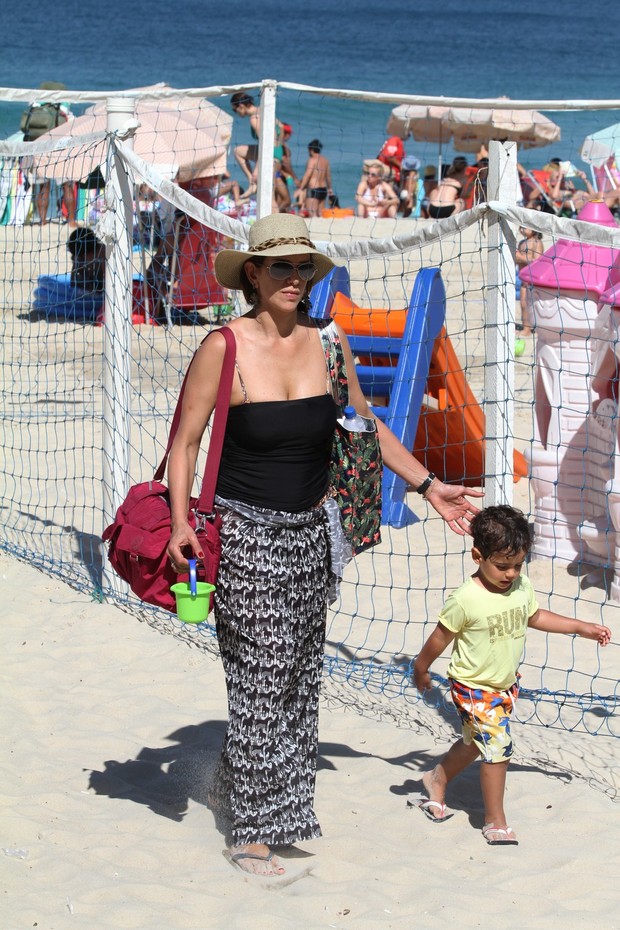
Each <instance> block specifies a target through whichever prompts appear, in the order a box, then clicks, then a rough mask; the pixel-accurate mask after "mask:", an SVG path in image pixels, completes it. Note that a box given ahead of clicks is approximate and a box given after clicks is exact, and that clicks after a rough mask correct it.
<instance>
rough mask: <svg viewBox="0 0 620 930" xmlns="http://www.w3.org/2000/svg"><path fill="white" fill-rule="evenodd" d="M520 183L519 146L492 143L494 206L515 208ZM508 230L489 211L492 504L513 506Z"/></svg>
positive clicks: (487, 388)
mask: <svg viewBox="0 0 620 930" xmlns="http://www.w3.org/2000/svg"><path fill="white" fill-rule="evenodd" d="M518 183H519V182H518V174H517V145H516V143H515V142H505V143H503V144H502V143H501V142H495V141H493V142H490V143H489V180H488V187H487V197H488V200H489V202H493V201H499V202H500V203H502V204H510V205H513V206H514V204H515V203H516V193H517V185H518ZM506 229H507V224H506V222H505V221H504V220H503V219H502V218H501V217H500V216H499V215H498V214H497V213H496V212H495V211H493V212H492V213H490V215H489V252H488V262H487V276H488V277H487V280H488V288H487V302H486V303H487V316H486V328H485V336H486V338H485V354H486V366H485V372H484V397H485V416H486V453H485V469H484V470H485V475H486V478H485V489H486V496H485V503H486V504H487V506H488V505H494V504H512V484H513V471H514V460H513V455H514V441H513V436H514V430H513V425H514V423H513V420H514V338H515V319H514V307H515V274H516V271H515V262H514V257H513V255H512V252H511V249H510V244H509V242H508V241H507V238H506V234H505V233H506ZM512 239H513V240H514V234H513V235H512Z"/></svg>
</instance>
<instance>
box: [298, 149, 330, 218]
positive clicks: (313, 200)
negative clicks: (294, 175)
mask: <svg viewBox="0 0 620 930" xmlns="http://www.w3.org/2000/svg"><path fill="white" fill-rule="evenodd" d="M322 148H323V144H322V143H321V142H320V141H319V140H318V139H313V140H312V141H311V142H309V143H308V161H307V162H306V170H305V172H304V176H303V178H302V179H301V182H300V184H299V187H298V188H297V190H296V191H295V197H296V199H297V202H298V203H299V205H300V207H302V206H303V209H304V212H305V213H306V215H307V216H321V214H322V212H323V203H324V202H325V200H326V198H327V195H328V194H332V193H333V190H332V173H331V166H330V163H329V159H328V158H326V157H325V156H324V155H321V150H322Z"/></svg>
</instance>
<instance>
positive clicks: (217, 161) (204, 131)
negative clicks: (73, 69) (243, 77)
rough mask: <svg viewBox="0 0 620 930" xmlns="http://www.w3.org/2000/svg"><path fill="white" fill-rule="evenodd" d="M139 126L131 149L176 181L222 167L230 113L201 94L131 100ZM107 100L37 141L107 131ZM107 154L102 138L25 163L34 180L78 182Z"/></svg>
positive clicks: (219, 171) (212, 174)
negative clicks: (32, 172)
mask: <svg viewBox="0 0 620 930" xmlns="http://www.w3.org/2000/svg"><path fill="white" fill-rule="evenodd" d="M135 117H136V119H137V120H138V121H139V123H140V126H139V128H138V129H137V131H136V134H135V137H134V151H135V152H136V154H137V155H139V156H140V158H143V159H144V161H146V162H148V163H149V164H151V165H155V166H156V167H157V168H158V170H159V171H160V173H161V174H162V175H163V176H164V177H166V178H168V179H170V180H175V181H177V182H179V183H181V182H184V181H190V180H192V179H193V178H206V177H215V176H217V175H221V174H224V172H225V171H226V153H227V150H228V145H229V143H230V138H231V131H232V116H230V115H229V114H228V113H226V112H225V111H224V110H221V109H220V108H219V107H216V106H215V105H214V104H212V103H209V101H207V100H205V99H204V98H198V97H187V96H183V95H179V96H178V97H168V98H166V99H161V100H155V99H147V98H142V99H138V100H137V101H136V107H135ZM106 121H107V115H106V104H105V103H98V104H96V105H95V106H92V107H89V108H88V110H87V111H86V112H85V113H84V115H83V116H78V117H76V118H75V119H73V120H70V121H69V122H67V123H63V124H62V125H61V126H57V127H56V128H55V129H53V130H51V131H50V132H49V133H46V134H45V135H44V136H41V137H40V138H41V139H44V138H46V137H49V138H63V137H67V136H71V137H77V136H83V135H87V134H88V133H94V132H102V131H104V130H105V129H106ZM105 158H106V144H105V142H103V141H102V142H97V143H91V144H82V145H79V146H77V147H76V148H75V149H69V150H64V151H62V152H52V153H50V154H45V155H37V156H33V157H32V158H31V159H30V160H29V162H30V163H29V167H30V168H31V169H32V170H33V171H34V173H35V175H36V176H37V177H38V178H53V179H55V180H57V181H82V180H84V179H85V178H87V177H88V176H89V175H90V174H92V173H93V172H94V171H95V170H96V169H97V168H99V167H100V166H101V165H102V164H103V163H104V161H105Z"/></svg>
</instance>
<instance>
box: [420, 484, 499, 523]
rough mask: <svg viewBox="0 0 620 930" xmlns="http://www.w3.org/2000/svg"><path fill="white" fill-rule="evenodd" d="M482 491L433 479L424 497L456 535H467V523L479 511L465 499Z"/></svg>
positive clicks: (478, 495)
mask: <svg viewBox="0 0 620 930" xmlns="http://www.w3.org/2000/svg"><path fill="white" fill-rule="evenodd" d="M483 494H484V492H483V491H477V490H475V489H474V488H465V487H463V486H462V485H460V484H458V485H455V484H444V483H443V481H439V480H437V479H435V481H434V482H433V484H432V485H431V487H430V489H429V490H428V491H427V492H426V494H425V495H424V499H425V500H427V501H428V502H429V504H430V505H431V506H432V507H433V508H434V509H435V510H436V511H437V513H438V514H439V515H440V516H441V517H443V519H444V520H445V521H446V523H447V524H448V526H449V527H450V529H451V530H453V532H455V533H456V534H457V535H458V536H469V535H471V530H470V528H469V524H470V522H471V520H472V518H473V517H475V515H476V514H477V513H479V510H480V508H479V507H476V506H475V504H472V502H471V501H469V500H467V497H482V496H483Z"/></svg>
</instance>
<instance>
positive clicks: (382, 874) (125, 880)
mask: <svg viewBox="0 0 620 930" xmlns="http://www.w3.org/2000/svg"><path fill="white" fill-rule="evenodd" d="M0 577H1V583H2V590H3V592H4V597H3V602H2V607H1V608H0V610H1V614H2V640H3V643H2V647H3V655H4V663H3V666H4V677H5V681H4V684H3V696H4V705H5V706H4V721H5V739H4V740H3V756H4V758H3V763H4V764H3V772H4V776H3V794H4V816H3V827H2V844H1V845H2V854H1V855H0V863H1V866H2V873H3V874H2V886H3V888H4V894H3V909H2V911H3V913H2V916H0V927H2V928H3V930H26V928H32V927H37V928H39V930H65V928H73V927H83V928H88V930H101V928H111V930H112V928H114V930H129V928H149V930H186V928H214V930H223V928H244V927H252V928H254V930H315V928H316V930H319V928H333V927H337V928H340V927H343V928H344V927H348V928H355V930H374V928H386V930H388V928H394V930H397V928H398V930H411V928H414V927H415V928H416V930H435V928H440V927H441V928H445V927H448V926H452V927H455V928H477V927H481V928H489V927H493V928H495V930H501V928H508V927H511V928H514V927H519V928H520V927H528V928H531V930H543V928H544V930H548V928H562V930H573V928H588V930H615V928H618V927H620V910H619V908H618V903H619V895H618V888H617V881H616V876H617V873H618V867H619V866H620V806H619V805H618V804H614V803H613V801H612V800H611V799H610V797H609V793H610V791H609V788H608V790H607V791H606V790H605V787H604V785H602V784H601V783H600V781H597V780H596V779H590V778H589V777H588V769H589V766H590V760H591V759H593V760H595V761H596V764H597V765H598V767H599V769H600V771H601V772H603V774H604V775H605V777H607V778H608V779H609V778H610V777H611V775H610V772H609V771H607V772H606V764H607V763H608V765H609V769H610V770H611V769H612V767H613V764H614V763H613V758H611V755H612V754H613V752H614V751H616V752H617V749H616V746H615V745H614V744H615V743H617V740H613V739H611V738H609V737H592V736H585V735H578V734H570V733H562V732H558V731H555V730H545V729H543V728H541V727H536V726H517V728H516V729H517V733H516V743H517V753H516V756H515V760H514V764H513V766H512V768H511V771H510V773H509V777H508V790H507V810H508V811H509V815H510V819H511V821H512V824H513V826H514V828H515V830H516V831H517V832H518V835H519V839H520V845H519V846H518V847H506V848H492V847H490V846H487V845H486V843H485V842H484V840H483V838H482V836H481V834H480V827H481V824H482V809H481V801H480V794H479V789H478V773H477V771H476V766H474V767H472V769H471V770H470V771H468V772H467V773H466V774H465V775H463V776H462V777H461V778H460V779H459V780H458V781H457V782H455V783H454V786H453V788H452V790H451V792H450V794H449V798H448V800H449V803H450V805H451V806H452V808H453V809H454V810H455V811H456V813H455V816H454V817H453V818H452V819H451V820H450V821H448V822H446V823H443V824H434V823H431V822H430V821H428V820H427V819H426V818H425V817H424V816H423V815H422V813H421V812H420V811H419V810H417V809H408V808H407V804H406V802H407V798H411V797H412V796H413V793H414V792H415V791H418V790H419V789H420V782H419V778H420V773H421V771H422V770H424V769H425V768H427V767H428V766H429V765H430V764H431V763H432V761H433V760H434V759H436V758H437V756H438V755H439V754H441V753H442V752H443V751H444V750H445V749H446V748H447V746H448V744H449V741H450V739H451V737H452V720H451V718H445V717H442V715H441V714H439V712H438V711H435V710H432V709H430V708H426V707H424V706H423V705H421V704H411V705H408V706H407V707H404V706H403V702H402V701H401V702H387V701H384V702H379V701H377V700H375V701H374V702H373V699H371V697H370V696H369V695H368V694H367V693H366V694H364V693H362V694H360V695H359V699H356V696H355V694H354V693H352V692H351V689H350V688H349V689H346V688H344V689H340V688H338V687H336V686H335V685H333V684H332V683H331V682H330V681H327V682H326V685H325V689H324V699H323V702H322V710H321V731H320V736H321V739H320V764H319V772H318V779H317V799H316V809H317V813H318V816H319V819H320V821H321V823H322V827H323V831H324V837H323V838H322V839H319V840H315V841H313V842H310V843H306V844H304V845H303V847H301V846H300V847H295V848H293V849H292V850H291V851H290V852H289V853H288V855H287V866H289V867H290V872H289V876H288V877H289V879H294V880H293V881H290V883H280V884H275V883H274V884H271V883H270V882H264V881H261V880H260V879H257V878H248V877H246V876H244V875H243V874H241V873H240V872H239V871H238V870H237V869H235V868H233V867H232V866H231V865H230V864H229V862H228V861H227V860H226V858H225V857H224V855H223V854H222V853H223V850H224V848H225V843H224V837H223V836H222V834H221V833H220V832H219V831H218V829H217V826H216V824H215V821H214V817H213V814H212V813H211V812H210V810H209V809H208V808H207V806H206V791H207V785H208V779H209V773H210V771H211V770H212V767H213V763H214V760H215V758H216V755H217V750H218V746H219V744H220V741H221V738H222V733H223V728H224V721H225V717H226V700H225V691H224V683H223V675H222V670H221V666H220V663H219V660H218V659H217V658H216V657H215V656H214V655H213V654H211V653H210V652H208V651H204V650H198V649H193V648H189V647H188V646H187V645H186V644H184V643H182V642H180V641H179V640H178V639H176V638H175V637H172V636H164V635H161V634H159V633H158V632H157V631H155V630H154V629H152V628H151V627H150V626H148V625H147V624H145V623H140V622H139V621H137V620H136V619H134V618H132V617H131V616H130V615H128V614H127V613H124V612H122V611H121V610H119V609H118V608H115V607H113V606H109V605H102V604H98V603H95V602H94V601H92V600H90V599H89V597H88V596H86V595H82V594H80V593H78V592H76V591H74V590H73V589H71V588H69V587H68V586H66V585H64V584H63V583H62V582H61V581H59V580H56V579H53V578H50V577H48V576H46V575H43V574H41V573H39V572H37V571H36V570H35V569H33V568H32V567H31V566H29V565H26V564H24V563H21V562H18V561H16V560H14V559H11V558H8V557H7V556H5V555H1V556H0ZM575 760H580V761H581V763H582V765H581V767H582V771H581V772H580V771H578V769H579V766H578V765H577V766H576V765H575ZM615 764H616V770H617V755H616V760H615ZM592 768H593V770H594V766H593V767H592ZM605 773H606V774H605ZM616 776H617V771H616ZM616 787H617V783H616Z"/></svg>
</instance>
